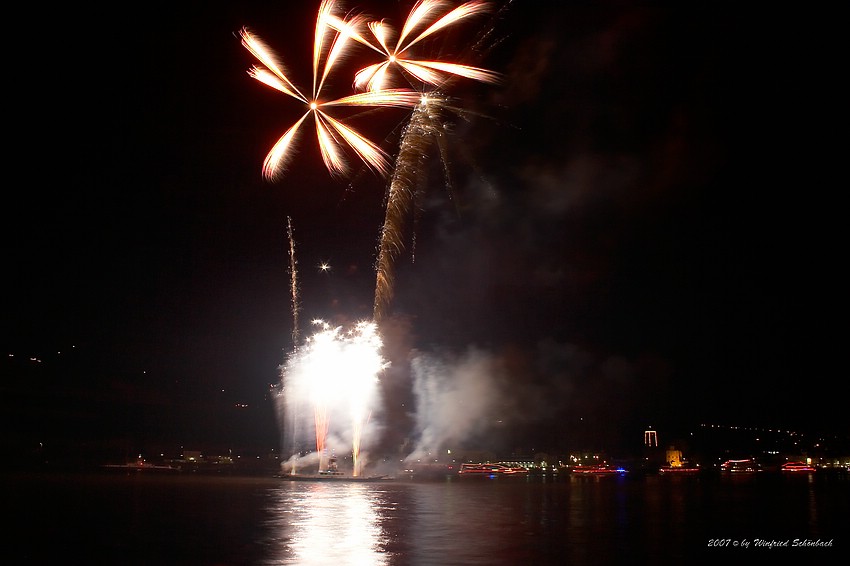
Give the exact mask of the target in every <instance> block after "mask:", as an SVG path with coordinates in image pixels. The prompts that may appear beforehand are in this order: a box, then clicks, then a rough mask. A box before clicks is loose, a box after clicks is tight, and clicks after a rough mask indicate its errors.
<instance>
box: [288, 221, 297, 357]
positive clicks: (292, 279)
mask: <svg viewBox="0 0 850 566" xmlns="http://www.w3.org/2000/svg"><path fill="white" fill-rule="evenodd" d="M286 233H287V235H288V236H289V292H290V298H291V301H292V347H293V349H297V348H298V340H299V328H298V313H299V311H300V310H301V305H300V300H299V298H298V271H297V269H296V267H297V264H298V262H297V261H296V259H295V237H294V235H293V232H292V218H291V217H289V216H287V217H286Z"/></svg>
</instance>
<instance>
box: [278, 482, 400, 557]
mask: <svg viewBox="0 0 850 566" xmlns="http://www.w3.org/2000/svg"><path fill="white" fill-rule="evenodd" d="M382 495H383V492H382V491H380V490H376V489H374V488H372V486H368V485H366V484H358V483H342V482H340V483H309V482H305V483H298V484H296V483H285V484H283V485H282V486H281V488H280V489H278V490H276V491H275V493H274V496H273V503H272V509H271V511H272V512H273V517H274V518H273V519H272V520H271V522H270V527H271V528H272V532H273V533H285V536H284V537H283V538H280V539H273V540H272V548H273V554H274V555H275V557H274V558H273V559H272V561H271V563H275V564H299V565H304V566H322V565H325V564H327V565H339V564H357V565H359V564H362V565H364V566H365V565H375V566H381V565H384V564H387V556H386V555H385V554H384V553H383V546H384V545H385V543H386V540H385V535H384V533H383V530H382V527H381V521H380V517H379V515H378V510H379V509H382V508H385V507H386V506H387V504H386V502H385V501H383V500H382Z"/></svg>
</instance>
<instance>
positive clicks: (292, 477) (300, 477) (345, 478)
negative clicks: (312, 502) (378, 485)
mask: <svg viewBox="0 0 850 566" xmlns="http://www.w3.org/2000/svg"><path fill="white" fill-rule="evenodd" d="M275 477H277V478H280V479H283V480H289V481H312V482H353V483H363V482H384V481H392V480H393V477H392V476H350V475H348V474H344V473H342V472H339V473H335V474H322V473H317V474H277V475H276V476H275Z"/></svg>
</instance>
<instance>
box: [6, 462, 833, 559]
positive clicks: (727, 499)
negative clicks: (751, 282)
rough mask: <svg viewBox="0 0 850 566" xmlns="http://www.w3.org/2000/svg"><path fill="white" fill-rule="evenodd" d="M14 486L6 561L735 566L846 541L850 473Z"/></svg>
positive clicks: (154, 477)
mask: <svg viewBox="0 0 850 566" xmlns="http://www.w3.org/2000/svg"><path fill="white" fill-rule="evenodd" d="M3 491H4V492H5V494H4V496H3V505H4V507H3V509H4V511H5V516H6V518H7V526H6V527H4V530H3V532H4V538H5V539H7V540H6V542H5V543H4V547H3V556H4V557H6V558H9V557H13V559H12V560H11V561H8V560H4V562H5V563H9V564H86V565H96V564H120V565H132V564H151V565H171V564H173V565H205V566H207V565H209V566H225V565H242V564H245V565H248V564H257V565H273V564H286V565H299V566H302V565H303V566H319V565H334V566H336V565H347V564H351V565H364V566H372V565H388V566H389V565H414V566H416V565H423V566H424V565H440V566H443V565H481V566H500V565H505V566H508V565H509V566H514V565H550V564H552V565H554V564H559V565H560V564H570V565H600V564H639V563H663V562H669V561H671V560H672V561H677V562H690V563H697V564H699V563H708V562H714V561H722V563H725V564H729V563H739V562H752V561H758V562H761V561H762V560H770V561H779V560H782V559H783V558H790V559H793V560H801V561H802V560H805V561H808V560H819V559H822V558H831V559H832V558H837V557H839V556H846V554H847V550H848V548H850V547H849V546H848V545H850V517H848V514H850V479H848V478H847V477H846V476H840V477H836V476H831V475H830V476H825V475H821V474H820V473H818V474H802V475H799V476H798V475H794V476H788V475H780V474H770V475H756V476H744V477H737V476H735V477H721V476H716V477H704V476H701V477H662V476H649V477H634V478H632V477H628V476H625V477H591V478H586V477H556V478H554V479H553V478H548V479H547V478H533V477H528V478H496V479H487V478H475V479H463V480H462V479H460V478H446V479H441V480H439V481H428V482H414V481H402V480H395V481H388V482H379V483H347V482H333V483H328V482H309V481H304V482H300V481H297V482H296V481H287V480H281V479H277V478H271V477H263V478H257V477H227V476H225V477H221V476H193V475H185V474H174V475H158V474H148V473H138V472H133V473H131V474H68V475H62V474H32V475H23V474H19V475H15V476H14V477H11V478H6V481H5V488H4V490H3ZM795 539H797V540H799V541H809V542H806V543H804V544H806V545H807V546H796V547H795V546H793V544H794V541H795ZM785 544H787V545H788V546H782V545H785ZM809 544H821V545H824V544H830V545H831V546H808V545H809ZM711 545H714V546H711Z"/></svg>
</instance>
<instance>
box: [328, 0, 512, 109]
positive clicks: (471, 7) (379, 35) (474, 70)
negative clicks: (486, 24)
mask: <svg viewBox="0 0 850 566" xmlns="http://www.w3.org/2000/svg"><path fill="white" fill-rule="evenodd" d="M444 7H445V2H444V1H442V0H419V1H418V2H417V3H416V4H415V5H414V6H413V8H412V9H411V11H410V14H409V15H408V17H407V20H405V22H404V27H403V28H402V30H401V33H400V34H399V36H398V39H397V40H396V41H395V44H394V45H393V46H392V47H391V46H390V36H391V35H392V34H393V30H392V28H391V27H390V26H389V25H387V24H386V23H384V22H383V21H378V22H369V24H368V27H369V30H370V31H371V32H372V36H373V37H374V39H375V40H376V41H377V43H378V45H377V46H376V45H375V44H374V43H373V42H372V41H370V40H369V39H367V38H365V37H363V36H362V35H361V34H359V33H357V31H356V30H355V29H354V27H353V26H352V23H354V21H353V20H352V21H349V22H346V21H342V20H340V19H339V18H336V17H335V16H330V17H329V18H328V22H329V25H331V26H332V27H334V29H336V30H338V31H340V32H345V33H346V34H347V35H348V36H349V37H351V38H352V39H354V40H355V41H358V42H360V43H362V44H364V45H366V46H368V47H370V48H372V49H374V50H375V51H377V52H379V53H381V54H382V55H383V56H384V57H385V60H384V61H382V62H380V63H376V64H374V65H370V66H368V67H365V68H364V69H361V70H360V71H358V72H357V74H356V75H355V78H354V86H355V88H356V89H357V90H364V89H365V90H366V91H367V92H378V91H381V90H383V89H384V86H385V84H386V83H387V80H388V79H387V74H388V72H389V70H390V69H391V68H392V67H393V66H394V65H397V66H398V67H400V68H401V69H403V70H404V71H406V72H407V73H409V74H411V75H413V76H414V77H415V78H416V79H418V80H419V81H421V82H423V83H425V84H429V85H432V86H439V85H440V84H441V83H442V82H444V81H445V79H446V78H447V77H448V76H450V75H456V76H461V77H466V78H469V79H474V80H477V81H481V82H486V83H496V82H499V80H500V75H499V74H498V73H495V72H493V71H489V70H487V69H482V68H479V67H472V66H469V65H462V64H460V63H451V62H446V61H429V60H420V59H413V58H411V56H410V55H409V50H410V48H411V47H413V46H414V45H416V44H417V43H419V42H420V41H422V40H423V39H425V38H426V37H429V36H431V35H433V34H434V33H436V32H438V31H440V30H442V29H444V28H446V27H448V26H450V25H452V24H455V23H457V22H459V21H461V20H463V19H465V18H468V17H470V16H474V15H476V14H480V13H483V12H486V11H488V10H489V9H490V4H489V3H488V2H481V1H477V0H474V1H471V2H466V3H465V4H462V5H460V6H458V7H456V8H454V9H452V10H451V11H449V12H448V13H446V14H444V15H443V16H442V17H440V13H441V11H442V10H443V8H444ZM358 24H359V22H358ZM429 24H430V25H429ZM423 26H427V27H425V29H424V30H422V31H421V33H419V34H418V35H415V36H414V35H413V34H414V33H415V32H416V31H417V30H419V29H421V28H422V27H423Z"/></svg>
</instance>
